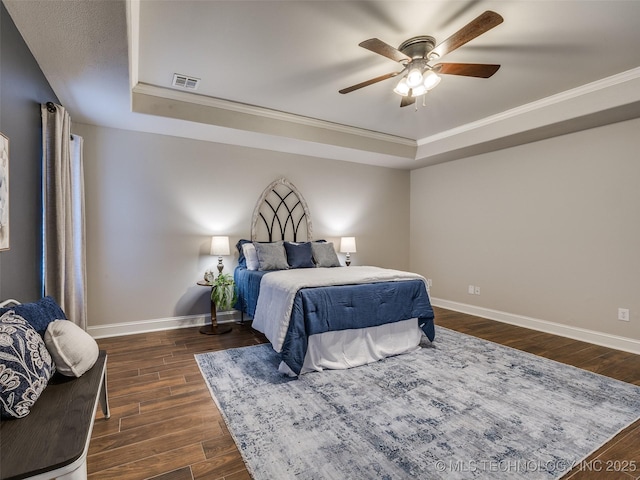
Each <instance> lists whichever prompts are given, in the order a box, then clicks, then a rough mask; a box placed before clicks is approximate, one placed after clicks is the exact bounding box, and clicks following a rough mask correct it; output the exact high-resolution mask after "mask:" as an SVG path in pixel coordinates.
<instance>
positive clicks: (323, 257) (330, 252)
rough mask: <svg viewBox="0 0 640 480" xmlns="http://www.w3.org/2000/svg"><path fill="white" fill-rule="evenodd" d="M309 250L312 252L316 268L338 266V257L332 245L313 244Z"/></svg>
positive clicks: (329, 243) (325, 243)
mask: <svg viewBox="0 0 640 480" xmlns="http://www.w3.org/2000/svg"><path fill="white" fill-rule="evenodd" d="M311 250H312V251H313V260H314V261H315V262H316V265H317V266H318V267H339V266H340V261H339V260H338V255H337V254H336V250H335V248H333V243H331V242H322V243H316V242H313V243H312V244H311Z"/></svg>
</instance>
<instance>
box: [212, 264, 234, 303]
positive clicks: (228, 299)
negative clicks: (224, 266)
mask: <svg viewBox="0 0 640 480" xmlns="http://www.w3.org/2000/svg"><path fill="white" fill-rule="evenodd" d="M210 283H211V286H212V287H213V288H212V289H211V301H213V302H214V303H215V304H216V307H217V308H218V310H220V311H225V310H231V308H232V307H233V306H234V305H235V303H236V301H237V300H238V294H237V293H236V282H234V281H233V277H232V276H231V275H230V274H228V273H221V274H220V275H218V276H217V277H216V278H215V279H214V280H213V281H212V282H210Z"/></svg>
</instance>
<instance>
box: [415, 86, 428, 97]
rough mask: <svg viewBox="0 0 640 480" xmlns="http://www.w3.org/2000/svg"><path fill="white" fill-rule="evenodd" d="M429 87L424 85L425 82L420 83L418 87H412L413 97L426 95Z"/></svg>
mask: <svg viewBox="0 0 640 480" xmlns="http://www.w3.org/2000/svg"><path fill="white" fill-rule="evenodd" d="M427 91H428V89H427V87H425V86H424V84H421V85H418V86H417V87H415V88H413V89H411V96H412V97H419V96H420V95H424V94H425V93H427Z"/></svg>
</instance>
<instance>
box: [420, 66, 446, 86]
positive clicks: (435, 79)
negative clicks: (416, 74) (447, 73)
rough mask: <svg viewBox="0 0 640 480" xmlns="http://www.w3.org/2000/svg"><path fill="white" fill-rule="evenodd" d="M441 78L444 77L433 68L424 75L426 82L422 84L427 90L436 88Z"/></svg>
mask: <svg viewBox="0 0 640 480" xmlns="http://www.w3.org/2000/svg"><path fill="white" fill-rule="evenodd" d="M440 80H442V79H441V78H440V77H439V76H438V74H436V72H434V71H433V70H429V71H428V72H427V73H426V74H425V75H424V82H423V83H422V85H423V86H424V87H425V88H426V89H427V90H431V89H432V88H435V86H436V85H438V84H439V83H440Z"/></svg>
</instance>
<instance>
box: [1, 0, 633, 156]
mask: <svg viewBox="0 0 640 480" xmlns="http://www.w3.org/2000/svg"><path fill="white" fill-rule="evenodd" d="M3 3H4V4H5V6H6V7H7V10H8V11H9V13H10V14H11V17H12V19H13V20H14V22H15V23H16V26H17V27H18V29H19V30H20V32H21V34H22V36H23V37H24V39H25V41H26V43H27V45H28V46H29V48H30V49H31V51H32V52H33V54H34V57H35V58H36V60H37V61H38V63H39V65H40V67H41V69H42V71H43V72H44V74H45V76H46V77H47V79H48V80H49V83H50V84H51V86H52V88H53V89H54V91H55V92H56V95H57V96H58V97H59V99H60V101H61V103H62V104H63V105H65V106H66V107H67V109H68V110H69V111H70V112H71V115H72V118H73V120H74V121H75V122H82V123H89V124H94V125H104V126H110V127H115V128H125V129H132V130H138V131H147V132H156V133H162V134H170V135H178V136H184V137H189V138H198V139H204V140H211V141H218V142H223V143H232V144H241V145H248V146H252V147H259V148H267V149H274V150H280V151H285V152H294V153H301V154H307V155H313V156H319V157H326V158H337V159H342V160H348V161H356V162H363V163H371V164H377V165H386V166H391V167H396V168H415V167H419V166H423V165H428V164H434V163H438V162H442V161H447V160H451V159H455V158H460V157H461V156H466V155H470V154H475V153H482V152H485V151H490V150H493V149H496V148H504V147H506V146H510V145H515V144H518V143H522V142H526V141H533V140H537V139H540V138H545V137H548V136H553V135H558V134H562V133H566V132H570V131H574V130H576V129H581V128H589V127H592V126H596V125H600V124H605V123H610V122H614V121H620V120H625V119H628V118H635V117H639V116H640V49H639V48H638V47H639V46H640V28H638V21H639V20H640V1H637V0H602V1H598V0H573V1H572V0H566V1H551V0H502V1H491V0H461V1H452V0H448V1H444V0H439V1H414V2H399V1H375V2H366V1H358V2H347V1H304V0H302V1H300V0H299V1H270V0H261V1H253V2H252V1H238V0H234V1H213V0H211V1H206V0H198V1H188V0H180V1H178V0H173V1H171V0H143V1H141V2H139V1H137V0H136V1H127V2H124V1H113V0H71V1H69V0H44V1H39V0H30V1H24V0H3ZM485 10H494V11H496V12H498V13H500V14H501V15H502V16H503V17H504V23H502V24H501V25H498V26H497V27H495V28H494V29H492V30H490V31H489V32H487V33H485V34H483V35H481V36H480V37H478V38H476V39H474V40H472V41H471V42H469V43H468V44H466V45H464V46H462V47H461V48H459V49H458V50H456V51H454V52H452V53H450V54H449V55H447V56H445V57H444V58H443V59H442V61H445V62H446V61H451V62H469V63H498V64H500V65H501V66H502V67H501V69H500V70H499V71H498V72H497V73H496V74H495V75H494V76H493V77H492V78H490V79H475V78H469V77H456V76H452V75H447V76H444V75H443V79H442V82H441V83H440V85H438V86H437V87H436V88H435V89H434V90H433V91H432V92H430V93H429V94H428V95H427V98H426V105H425V106H424V107H423V106H422V105H421V102H418V103H419V106H418V107H417V110H416V108H414V107H412V106H410V107H405V108H400V107H399V103H400V97H399V96H398V95H396V94H395V93H393V91H392V89H393V87H394V85H395V83H396V82H397V80H396V81H394V79H390V80H386V81H383V82H380V83H377V84H375V85H372V86H369V87H366V88H363V89H361V90H357V91H355V92H352V93H350V94H347V95H341V94H339V93H338V90H339V89H341V88H344V87H347V86H350V85H353V84H356V83H359V82H361V81H364V80H367V79H369V78H373V77H376V76H379V75H382V74H386V73H390V72H394V71H399V70H400V68H399V64H397V63H395V62H393V61H392V60H389V59H387V58H385V57H382V56H380V55H376V54H374V53H372V52H370V51H368V50H365V49H363V48H361V47H358V43H360V42H361V41H363V40H365V39H368V38H372V37H377V38H380V39H381V40H383V41H385V42H387V43H389V44H390V45H393V46H398V45H399V44H400V43H401V42H402V41H404V40H406V39H407V38H410V37H413V36H416V35H432V36H434V37H435V38H436V41H437V42H438V43H439V42H441V41H442V40H444V39H446V38H447V37H449V36H450V35H451V34H453V33H454V32H456V31H457V30H458V29H460V28H461V27H463V26H464V25H465V24H467V23H468V22H469V21H471V20H473V19H474V18H475V17H477V16H478V15H480V14H481V13H482V12H483V11H485ZM174 73H181V74H186V75H190V76H194V77H197V78H200V79H201V82H200V87H199V88H198V90H197V91H196V92H195V93H192V92H186V91H184V90H181V89H176V88H173V87H172V86H171V82H172V79H173V75H174Z"/></svg>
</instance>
